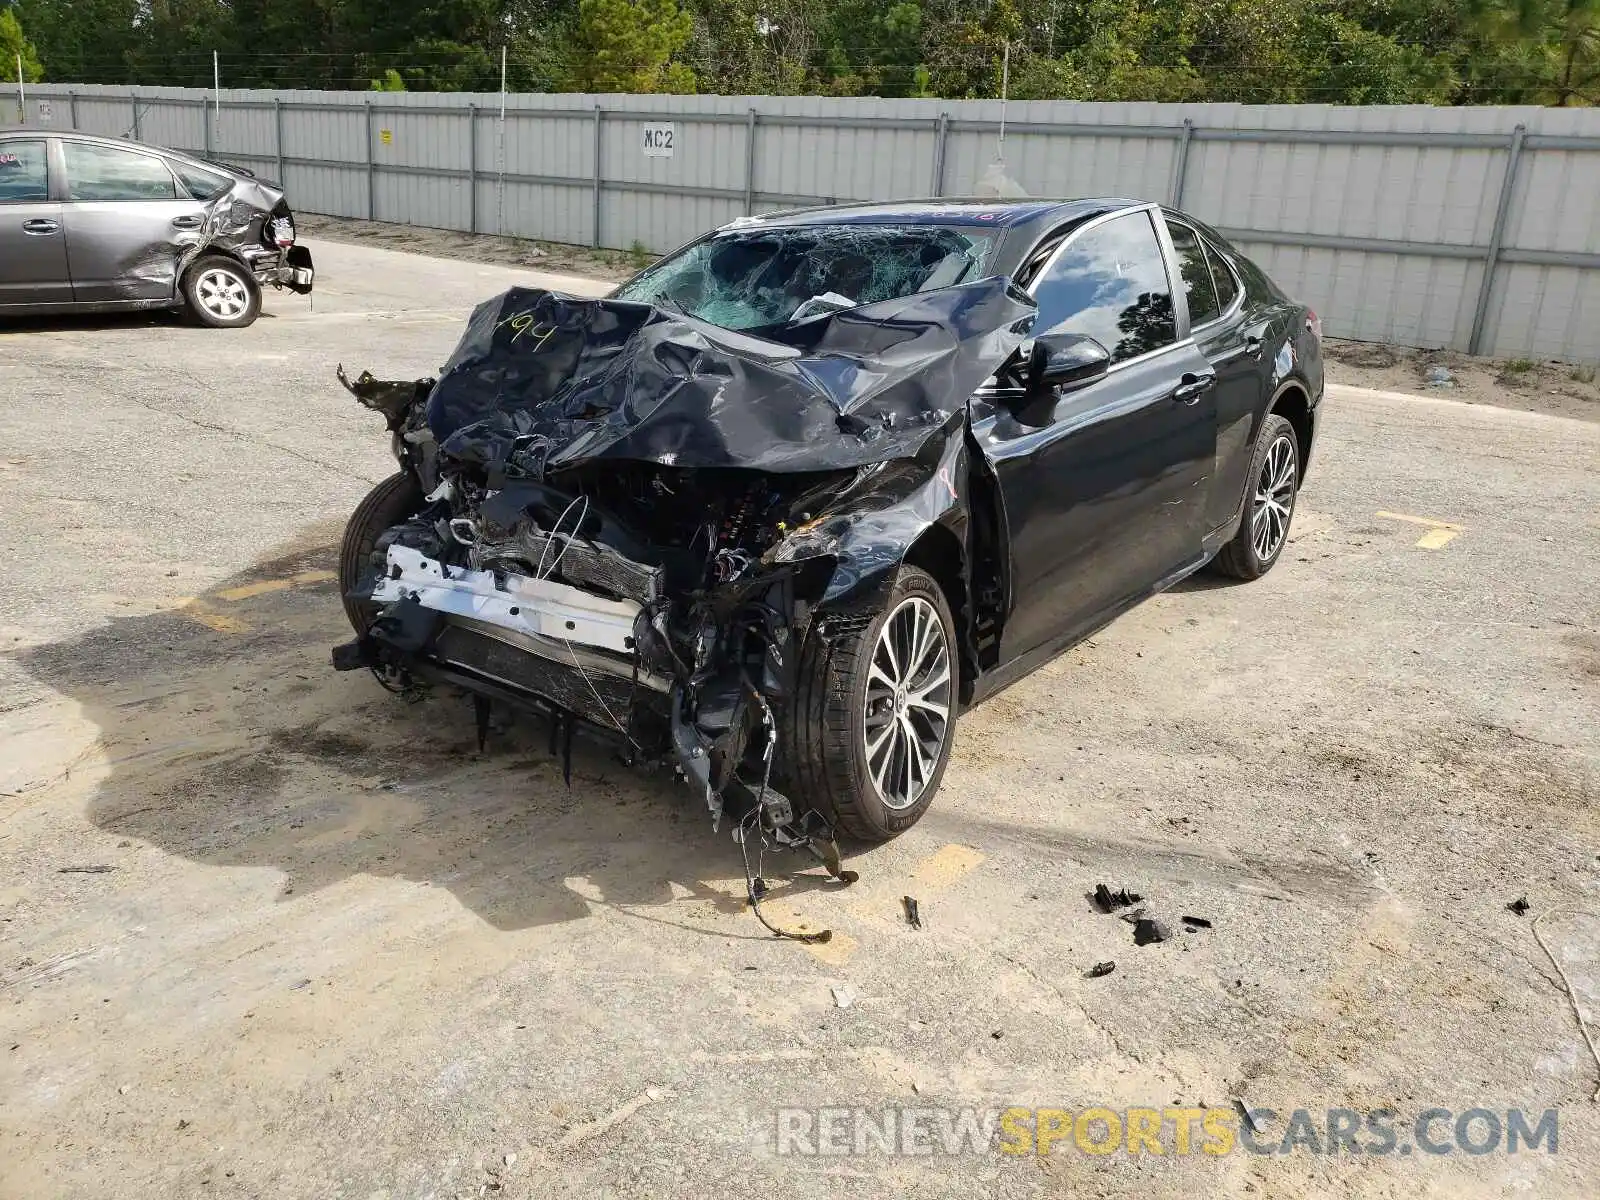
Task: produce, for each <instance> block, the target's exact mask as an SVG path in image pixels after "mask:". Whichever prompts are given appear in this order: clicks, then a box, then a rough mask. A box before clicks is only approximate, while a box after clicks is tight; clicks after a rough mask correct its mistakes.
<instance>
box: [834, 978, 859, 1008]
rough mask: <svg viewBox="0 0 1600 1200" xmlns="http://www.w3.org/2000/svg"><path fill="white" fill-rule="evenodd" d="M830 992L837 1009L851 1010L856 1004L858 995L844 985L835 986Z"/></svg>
mask: <svg viewBox="0 0 1600 1200" xmlns="http://www.w3.org/2000/svg"><path fill="white" fill-rule="evenodd" d="M829 991H831V992H832V993H833V1006H834V1007H835V1008H849V1007H850V1006H851V1005H852V1004H854V1003H855V1002H856V994H855V993H854V992H853V991H851V990H850V989H849V988H848V987H846V986H845V985H844V984H842V983H838V984H834V985H833V987H831V988H830V989H829Z"/></svg>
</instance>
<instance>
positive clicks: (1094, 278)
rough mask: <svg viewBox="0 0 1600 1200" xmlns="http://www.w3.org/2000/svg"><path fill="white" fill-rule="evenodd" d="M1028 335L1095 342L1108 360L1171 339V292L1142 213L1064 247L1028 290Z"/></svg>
mask: <svg viewBox="0 0 1600 1200" xmlns="http://www.w3.org/2000/svg"><path fill="white" fill-rule="evenodd" d="M1033 296H1034V300H1035V301H1036V302H1037V303H1038V305H1039V316H1038V319H1037V321H1036V322H1035V324H1034V334H1035V336H1038V335H1041V334H1046V333H1079V334H1084V335H1086V336H1088V337H1092V338H1094V339H1095V340H1096V341H1097V342H1099V343H1100V344H1101V345H1102V346H1104V347H1105V348H1106V349H1107V350H1108V351H1110V353H1111V360H1112V361H1113V362H1122V361H1123V360H1124V359H1129V358H1136V357H1137V356H1139V355H1141V354H1148V353H1149V352H1150V351H1152V350H1159V349H1160V348H1161V347H1163V346H1169V345H1171V344H1172V343H1173V342H1176V341H1177V340H1178V330H1177V326H1176V324H1175V323H1174V321H1173V315H1172V286H1171V284H1170V283H1169V282H1168V280H1167V265H1166V260H1165V258H1163V256H1162V253H1161V243H1160V242H1158V241H1157V240H1156V230H1155V226H1154V225H1152V224H1151V223H1150V215H1149V213H1147V212H1136V213H1128V214H1126V215H1124V216H1120V217H1113V218H1112V219H1111V220H1109V221H1107V222H1105V224H1103V225H1096V226H1095V227H1094V228H1092V229H1089V230H1087V231H1085V232H1084V233H1081V234H1079V235H1078V236H1077V237H1076V238H1074V239H1073V240H1071V241H1069V242H1068V243H1067V246H1066V248H1065V249H1064V250H1062V251H1061V254H1060V255H1059V256H1058V257H1057V258H1056V260H1055V262H1053V263H1051V264H1050V265H1049V266H1048V267H1046V268H1045V270H1044V272H1043V273H1042V274H1041V275H1040V276H1039V279H1038V282H1037V283H1036V284H1035V286H1034V291H1033Z"/></svg>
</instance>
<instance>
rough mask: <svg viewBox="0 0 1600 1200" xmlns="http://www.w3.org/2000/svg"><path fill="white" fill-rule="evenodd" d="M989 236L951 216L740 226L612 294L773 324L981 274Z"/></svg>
mask: <svg viewBox="0 0 1600 1200" xmlns="http://www.w3.org/2000/svg"><path fill="white" fill-rule="evenodd" d="M993 243H994V238H993V235H991V234H990V233H988V232H987V231H983V230H976V229H967V228H962V227H959V226H953V225H867V224H844V225H800V226H793V227H790V228H786V229H785V228H779V229H762V228H752V227H747V228H743V229H738V228H735V229H730V230H726V231H724V232H722V233H718V234H714V235H713V236H711V237H709V238H707V239H705V240H704V241H701V242H697V243H695V244H694V245H693V246H690V247H689V248H688V249H686V250H684V251H683V252H682V253H681V254H677V255H674V256H673V257H672V258H668V259H664V260H663V261H661V262H659V263H657V264H656V265H655V266H653V267H651V268H650V269H648V270H647V271H645V272H643V273H642V274H641V275H639V276H638V277H637V278H635V279H633V280H631V281H630V282H628V283H626V284H624V285H623V286H622V287H621V288H619V289H618V290H617V292H616V298H617V299H619V300H632V301H636V302H638V303H643V304H656V305H661V306H664V307H667V308H674V309H677V310H678V311H679V312H683V313H687V314H688V315H689V316H692V317H696V318H698V319H700V320H702V321H707V322H710V323H711V324H713V325H720V326H722V328H724V329H736V330H745V331H753V330H761V329H771V328H774V327H777V326H782V325H787V324H794V323H797V322H800V321H804V320H807V319H809V318H811V317H819V316H823V315H825V314H827V313H830V312H838V311H839V310H841V309H845V308H854V307H856V306H857V305H861V304H874V303H876V302H878V301H880V300H894V299H898V298H899V297H901V296H910V295H913V294H914V293H917V292H929V291H933V290H934V289H936V288H943V287H951V286H953V285H955V284H958V283H964V282H971V281H972V280H975V279H981V278H982V277H983V273H984V267H985V265H986V263H987V261H988V258H989V254H990V251H991V250H992V248H993Z"/></svg>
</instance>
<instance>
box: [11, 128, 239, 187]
mask: <svg viewBox="0 0 1600 1200" xmlns="http://www.w3.org/2000/svg"><path fill="white" fill-rule="evenodd" d="M12 136H21V137H64V138H72V139H73V140H74V141H79V142H97V143H99V144H100V145H102V146H121V147H123V148H124V149H132V150H145V151H148V152H149V153H151V154H160V155H163V156H165V157H167V158H175V159H178V160H179V161H180V162H186V163H189V164H190V165H192V166H197V167H204V168H206V169H207V170H209V171H216V172H220V173H221V174H223V175H231V176H232V177H233V178H235V179H249V178H253V176H252V175H251V174H250V172H248V171H246V170H245V169H244V168H243V167H237V166H234V165H233V164H231V163H224V162H216V161H214V160H212V159H209V158H203V157H201V156H200V155H198V154H194V153H192V152H190V151H188V150H174V149H172V148H171V147H170V146H157V145H155V144H154V143H152V142H136V141H134V140H133V139H132V138H125V137H108V136H106V135H105V134H102V133H84V132H82V131H81V130H77V129H53V128H40V127H39V126H37V125H0V138H3V137H12Z"/></svg>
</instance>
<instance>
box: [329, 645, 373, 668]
mask: <svg viewBox="0 0 1600 1200" xmlns="http://www.w3.org/2000/svg"><path fill="white" fill-rule="evenodd" d="M377 661H378V657H377V654H376V653H375V647H374V646H373V644H372V640H371V639H370V638H357V639H356V640H355V641H353V642H346V643H345V644H344V645H342V646H335V647H334V648H333V669H334V670H335V671H364V670H366V669H367V668H368V667H371V666H375V665H376V664H377Z"/></svg>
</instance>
